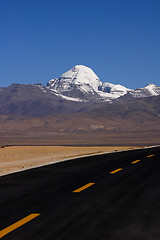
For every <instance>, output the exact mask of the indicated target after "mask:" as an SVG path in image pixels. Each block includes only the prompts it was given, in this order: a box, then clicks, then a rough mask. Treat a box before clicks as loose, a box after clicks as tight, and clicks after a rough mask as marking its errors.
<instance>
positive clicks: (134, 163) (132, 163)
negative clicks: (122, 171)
mask: <svg viewBox="0 0 160 240" xmlns="http://www.w3.org/2000/svg"><path fill="white" fill-rule="evenodd" d="M140 161H141V160H136V161H133V162H131V163H132V164H135V163H137V162H140Z"/></svg>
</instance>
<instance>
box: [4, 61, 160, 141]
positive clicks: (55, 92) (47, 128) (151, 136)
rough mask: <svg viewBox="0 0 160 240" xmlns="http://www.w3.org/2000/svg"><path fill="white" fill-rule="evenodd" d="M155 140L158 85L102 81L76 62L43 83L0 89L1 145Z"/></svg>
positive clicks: (159, 129) (159, 137) (158, 135)
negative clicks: (131, 84)
mask: <svg viewBox="0 0 160 240" xmlns="http://www.w3.org/2000/svg"><path fill="white" fill-rule="evenodd" d="M22 142H23V144H31V142H32V144H42V145H43V144H47V145H48V144H53V145H66V144H70V145H110V144H118V145H124V144H125V145H126V144H130V145H135V144H139V145H142V144H143V145H144V144H145V145H150V144H159V143H160V87H158V86H156V85H154V84H148V85H147V86H146V87H144V88H139V89H136V90H132V89H128V88H126V87H123V86H122V85H119V84H118V85H115V84H112V83H108V82H101V81H100V79H99V78H98V77H97V75H96V74H95V73H94V72H93V71H92V70H91V69H90V68H88V67H85V66H82V65H77V66H75V67H74V68H72V69H71V70H69V71H67V72H66V73H64V74H62V75H61V76H60V77H59V78H57V79H51V80H50V81H49V82H48V83H47V85H46V86H43V85H42V84H40V83H38V84H28V85H24V84H12V85H10V86H9V87H4V88H0V145H3V144H18V145H19V144H22Z"/></svg>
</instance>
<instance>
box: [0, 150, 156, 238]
mask: <svg viewBox="0 0 160 240" xmlns="http://www.w3.org/2000/svg"><path fill="white" fill-rule="evenodd" d="M0 238H2V239H4V240H5V239H12V240H32V239H34V240H36V239H38V240H69V239H70V240H71V239H74V240H89V239H91V240H95V239H98V240H103V239H105V240H113V239H114V240H117V239H118V240H126V239H127V240H129V239H131V240H134V239H135V240H155V239H156V240H159V239H160V148H158V147H157V148H150V149H145V150H132V151H128V152H121V153H118V152H117V153H113V154H106V155H99V156H90V157H86V158H80V159H76V160H70V161H67V162H63V163H62V162H61V163H58V164H53V165H50V166H45V167H40V168H36V169H32V170H27V171H23V172H19V173H16V174H11V175H8V176H3V177H0Z"/></svg>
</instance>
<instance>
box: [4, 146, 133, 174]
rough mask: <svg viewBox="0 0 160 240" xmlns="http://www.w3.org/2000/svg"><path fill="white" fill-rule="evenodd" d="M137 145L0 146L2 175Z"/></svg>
mask: <svg viewBox="0 0 160 240" xmlns="http://www.w3.org/2000/svg"><path fill="white" fill-rule="evenodd" d="M133 148H136V147H125V146H124V147H63V146H8V147H1V148H0V175H5V174H7V173H11V172H15V171H19V170H25V169H29V168H33V167H36V166H42V165H46V164H49V163H54V162H58V161H63V160H65V159H68V158H74V157H79V156H84V155H90V154H96V153H97V154H98V153H105V152H115V151H121V150H127V149H133Z"/></svg>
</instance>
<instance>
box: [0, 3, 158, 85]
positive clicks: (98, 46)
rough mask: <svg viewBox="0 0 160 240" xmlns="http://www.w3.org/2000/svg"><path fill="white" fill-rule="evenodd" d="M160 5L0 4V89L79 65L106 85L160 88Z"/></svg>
mask: <svg viewBox="0 0 160 240" xmlns="http://www.w3.org/2000/svg"><path fill="white" fill-rule="evenodd" d="M159 13H160V1H159V0H92V1H91V0H81V1H73V0H67V1H66V0H27V1H25V0H0V86H1V87H2V86H8V85H10V84H12V83H25V84H29V83H42V84H44V85H46V83H47V82H48V81H49V80H50V79H51V78H55V77H59V76H60V75H61V74H62V73H64V72H65V71H67V70H69V69H70V68H72V67H74V66H75V65H77V64H82V65H86V66H88V67H90V68H92V69H93V70H94V72H95V73H96V74H97V75H98V77H99V78H100V79H101V81H107V82H111V83H115V84H118V83H119V84H122V85H124V86H126V87H129V88H132V89H135V88H138V87H143V86H145V85H146V84H147V83H154V84H157V85H159V86H160V14H159Z"/></svg>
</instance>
